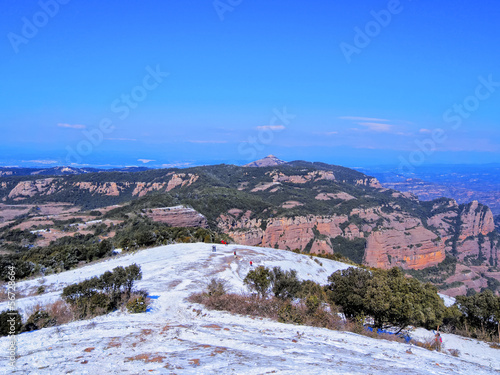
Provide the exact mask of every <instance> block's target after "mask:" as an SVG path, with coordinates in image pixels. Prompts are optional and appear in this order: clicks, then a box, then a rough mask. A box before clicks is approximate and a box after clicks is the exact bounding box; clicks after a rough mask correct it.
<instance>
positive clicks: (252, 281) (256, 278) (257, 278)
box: [243, 266, 271, 297]
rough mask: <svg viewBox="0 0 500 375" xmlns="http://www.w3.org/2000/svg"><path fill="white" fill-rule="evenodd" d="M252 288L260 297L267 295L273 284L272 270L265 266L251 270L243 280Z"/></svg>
mask: <svg viewBox="0 0 500 375" xmlns="http://www.w3.org/2000/svg"><path fill="white" fill-rule="evenodd" d="M243 283H244V284H246V285H248V287H249V288H250V290H254V291H256V292H257V293H258V295H259V296H260V297H265V296H266V295H267V293H268V289H269V286H270V285H271V272H270V271H269V269H268V268H266V267H264V266H259V267H257V268H256V269H254V270H251V271H250V272H249V273H248V274H247V275H246V277H245V279H244V280H243Z"/></svg>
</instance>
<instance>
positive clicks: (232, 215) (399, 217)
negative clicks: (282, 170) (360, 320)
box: [218, 196, 499, 269]
mask: <svg viewBox="0 0 500 375" xmlns="http://www.w3.org/2000/svg"><path fill="white" fill-rule="evenodd" d="M322 198H323V196H322ZM438 209H439V210H438ZM471 210H472V211H473V212H475V210H476V208H475V207H474V206H472V208H471V209H467V210H466V212H464V214H463V215H462V216H461V217H464V218H469V216H470V211H471ZM481 215H482V217H483V218H486V219H485V220H482V222H481V223H477V220H476V219H475V217H476V216H477V215H476V216H473V217H470V218H469V219H470V222H469V223H473V224H474V225H472V226H471V225H470V224H468V225H467V224H466V225H464V226H463V228H464V230H465V231H466V232H467V231H469V232H468V233H478V234H480V233H484V232H488V230H489V229H490V227H489V226H490V224H489V223H490V221H489V219H488V217H489V215H488V214H487V213H483V214H481ZM458 216H459V214H458V205H457V204H456V202H454V201H450V202H448V203H446V205H445V206H444V207H436V214H435V215H434V216H432V217H431V218H430V219H429V220H428V225H429V227H426V226H424V224H423V223H422V221H421V219H419V218H417V217H415V216H411V215H409V214H408V213H402V212H398V211H395V212H392V213H384V212H382V210H381V208H380V207H373V208H367V209H353V210H352V211H351V212H350V214H349V215H338V216H316V215H308V216H298V217H292V218H285V217H281V218H272V219H269V220H267V221H265V222H263V221H261V220H259V219H251V218H250V217H251V213H250V212H249V211H247V212H246V213H244V214H243V212H242V211H241V210H237V209H233V210H229V212H228V213H227V214H226V215H221V217H219V220H218V225H219V227H220V228H221V229H222V230H223V231H224V232H226V233H228V234H229V235H230V236H231V237H233V238H234V239H235V241H236V242H238V243H242V244H246V245H261V246H268V247H279V248H282V249H290V250H293V249H301V250H304V249H306V248H309V249H310V251H311V252H312V253H322V252H324V253H332V252H333V245H332V238H335V237H337V236H341V237H344V238H347V239H349V240H352V239H355V238H367V242H366V248H365V256H364V264H366V265H368V266H371V267H379V268H386V269H387V268H391V267H394V266H399V267H403V268H411V269H423V268H427V267H430V266H434V265H436V264H438V263H440V262H442V261H443V260H444V259H445V256H446V251H447V250H448V251H450V250H451V246H448V247H446V243H447V241H448V240H450V239H451V238H452V237H454V230H455V227H456V225H455V224H453V223H454V222H457V220H458V219H459V217H458ZM353 217H359V219H362V222H358V224H356V220H354V221H353ZM471 228H472V229H471ZM463 235H464V234H463V233H462V232H461V233H460V236H463ZM498 246H499V244H497V243H496V242H495V243H493V244H492V243H491V242H490V240H489V238H487V237H485V238H484V239H483V243H482V244H481V245H479V244H478V240H477V238H475V237H474V238H470V239H469V241H465V242H458V243H457V251H458V252H459V254H461V255H460V256H459V258H461V259H463V258H464V257H466V256H476V257H477V256H478V254H482V256H483V258H485V259H489V257H490V256H493V259H497V258H496V256H497V253H498Z"/></svg>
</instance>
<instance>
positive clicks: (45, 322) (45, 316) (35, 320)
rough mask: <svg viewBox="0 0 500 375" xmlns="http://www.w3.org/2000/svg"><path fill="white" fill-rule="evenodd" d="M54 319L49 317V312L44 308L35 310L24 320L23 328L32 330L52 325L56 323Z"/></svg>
mask: <svg viewBox="0 0 500 375" xmlns="http://www.w3.org/2000/svg"><path fill="white" fill-rule="evenodd" d="M56 323H57V322H56V319H55V318H54V317H51V316H50V314H49V313H48V312H47V311H45V310H36V311H35V312H34V313H33V314H31V315H30V316H29V318H28V320H27V321H26V325H25V327H24V330H26V331H32V330H37V329H41V328H45V327H53V326H55V325H56Z"/></svg>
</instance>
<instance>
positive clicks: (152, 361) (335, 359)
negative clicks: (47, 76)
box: [0, 243, 500, 375]
mask: <svg viewBox="0 0 500 375" xmlns="http://www.w3.org/2000/svg"><path fill="white" fill-rule="evenodd" d="M235 250H236V252H237V255H238V258H237V259H235V258H234V257H233V251H235ZM250 261H252V262H253V264H254V265H253V267H256V266H259V265H264V266H266V267H273V266H280V267H282V268H283V269H295V270H297V272H298V276H299V277H300V278H302V279H312V280H315V281H317V282H321V283H326V282H327V277H328V276H329V275H330V274H332V273H333V272H334V271H336V270H339V269H345V268H347V267H349V266H348V265H346V264H343V263H339V262H334V261H330V260H327V259H319V261H320V262H321V263H322V266H321V265H320V264H318V263H317V262H315V261H314V260H312V259H310V257H308V256H305V255H299V254H295V253H292V252H288V251H282V250H275V249H268V248H260V247H248V246H238V245H226V246H225V245H218V246H217V252H216V253H213V252H212V245H211V244H203V243H198V244H178V245H169V246H162V247H157V248H153V249H148V250H143V251H138V252H136V253H133V254H130V253H127V254H125V253H124V254H122V255H120V256H118V257H115V258H112V259H109V260H106V261H103V262H100V263H96V264H92V265H88V266H85V267H83V268H79V269H75V270H71V271H67V272H64V273H60V274H56V275H49V276H46V277H44V278H43V280H42V279H35V280H29V281H23V282H19V283H18V284H17V288H18V291H20V292H23V293H30V292H31V293H33V292H34V291H36V289H37V288H38V287H39V286H40V285H42V283H43V285H44V286H45V288H46V290H47V293H45V294H43V295H41V296H31V297H26V298H19V299H18V300H17V305H18V307H19V308H20V309H21V310H24V313H26V310H28V309H29V307H30V306H32V305H34V304H36V303H41V304H46V303H48V302H51V301H55V300H57V299H59V298H60V297H59V296H60V293H61V291H62V289H63V288H64V286H66V285H69V284H71V283H75V282H79V281H82V280H84V279H86V278H89V277H92V276H98V275H101V274H102V273H103V272H105V271H107V270H112V269H113V268H114V267H117V266H127V265H130V264H132V263H137V264H139V265H140V266H141V268H142V273H143V279H142V280H141V281H139V282H138V283H137V287H138V288H140V289H146V290H147V291H148V292H149V294H150V295H151V296H154V297H153V298H154V299H153V300H152V305H151V311H149V312H147V313H143V314H128V313H126V312H121V311H117V312H114V313H112V314H109V315H107V316H100V317H96V318H94V319H92V320H87V321H78V322H73V323H70V324H67V325H63V326H59V327H53V328H46V329H42V330H39V331H35V332H28V333H23V334H20V335H18V337H17V339H18V354H19V356H20V357H19V358H18V359H17V362H16V367H15V368H12V367H9V365H8V358H7V346H8V345H9V338H8V337H2V338H0V353H1V354H0V364H1V366H0V373H13V374H27V373H29V374H64V373H71V374H106V373H108V374H114V373H124V374H150V373H160V374H163V373H177V374H219V373H224V374H264V373H280V374H308V375H309V374H325V373H328V374H388V373H390V374H400V373H401V374H475V375H479V374H491V373H498V372H500V355H499V354H500V351H499V350H497V349H493V348H490V347H489V346H488V345H487V344H485V343H481V342H478V341H475V340H470V339H465V338H461V337H458V336H454V335H448V334H443V335H442V336H443V341H444V342H443V344H444V347H445V350H448V349H458V350H459V351H460V356H459V357H454V356H451V355H450V354H448V353H446V352H441V353H438V352H431V351H428V350H426V349H422V348H419V347H415V346H410V345H408V344H401V343H397V342H390V341H386V340H376V339H371V338H368V337H365V336H361V335H357V334H354V333H350V332H339V331H331V330H328V329H322V328H314V327H307V326H297V325H290V324H281V323H277V322H274V321H270V320H267V319H260V318H256V319H252V318H250V317H244V316H235V315H231V314H229V313H225V312H216V311H208V310H206V309H204V308H203V307H202V306H200V305H197V304H192V303H189V302H188V301H187V300H186V298H187V297H188V296H189V295H190V294H191V293H193V292H195V291H199V290H202V289H203V288H204V286H205V285H206V283H207V282H208V281H209V280H210V279H211V278H212V277H218V278H224V279H226V280H227V282H228V284H229V285H230V286H231V288H232V291H233V292H238V293H239V292H247V290H246V288H245V286H244V284H243V278H244V277H245V276H246V274H247V273H248V271H249V270H250V269H251V267H250ZM5 309H6V303H0V311H2V310H5ZM413 335H414V336H415V337H419V338H423V339H424V338H427V337H432V336H433V335H432V332H428V331H426V330H423V329H417V330H416V331H415V332H414V333H413Z"/></svg>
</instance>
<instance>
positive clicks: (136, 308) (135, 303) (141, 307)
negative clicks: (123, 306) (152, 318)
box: [127, 296, 148, 314]
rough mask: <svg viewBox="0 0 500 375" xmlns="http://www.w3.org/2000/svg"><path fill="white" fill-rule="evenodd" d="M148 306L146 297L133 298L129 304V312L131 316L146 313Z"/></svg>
mask: <svg viewBox="0 0 500 375" xmlns="http://www.w3.org/2000/svg"><path fill="white" fill-rule="evenodd" d="M147 308H148V304H147V302H146V299H145V298H144V296H137V297H132V298H130V299H129V301H128V302H127V311H128V312H129V313H131V314H138V313H143V312H146V310H147Z"/></svg>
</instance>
